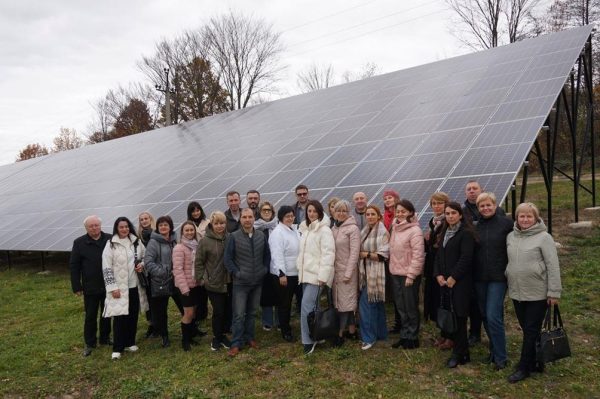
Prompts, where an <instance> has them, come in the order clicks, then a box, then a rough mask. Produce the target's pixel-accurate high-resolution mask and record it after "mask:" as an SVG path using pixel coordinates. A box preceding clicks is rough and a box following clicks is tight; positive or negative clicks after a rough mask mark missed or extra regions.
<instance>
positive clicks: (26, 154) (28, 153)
mask: <svg viewBox="0 0 600 399" xmlns="http://www.w3.org/2000/svg"><path fill="white" fill-rule="evenodd" d="M48 153H49V152H48V149H47V148H46V146H44V145H41V144H40V143H35V144H27V145H26V146H25V148H23V149H22V150H21V151H20V152H19V155H18V156H17V160H16V161H17V162H20V161H25V160H26V159H31V158H37V157H42V156H44V155H48Z"/></svg>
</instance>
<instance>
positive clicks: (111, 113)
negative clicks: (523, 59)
mask: <svg viewBox="0 0 600 399" xmlns="http://www.w3.org/2000/svg"><path fill="white" fill-rule="evenodd" d="M445 1H446V4H447V6H448V7H449V8H450V9H451V10H452V11H453V14H454V15H455V17H456V20H455V21H451V22H450V24H449V29H450V31H451V32H452V33H453V34H454V35H456V37H457V38H458V39H459V40H460V41H461V42H462V43H464V44H465V45H466V46H468V47H470V48H473V49H475V50H481V49H488V48H492V47H496V46H499V45H502V44H506V43H513V42H515V41H519V40H523V39H525V38H529V37H535V36H538V35H540V34H544V33H549V32H555V31H560V30H564V29H568V28H571V27H575V26H581V25H585V24H587V23H593V22H596V21H597V20H598V15H600V0H553V1H552V2H551V4H550V5H549V6H548V8H547V9H545V10H542V11H541V12H540V2H541V0H445ZM593 37H594V39H593V48H594V51H593V54H594V80H595V82H594V83H596V84H598V83H600V82H598V77H599V76H600V51H597V50H599V49H600V46H599V45H598V44H599V43H600V42H599V40H598V35H594V36H593ZM284 50H285V47H284V45H283V41H282V38H281V33H280V32H277V31H275V30H274V28H273V25H272V24H271V23H269V22H267V21H266V20H264V19H260V18H254V17H251V16H247V15H243V14H240V13H236V12H234V11H230V12H229V13H226V14H223V15H219V16H215V17H213V18H211V19H210V20H209V21H208V22H207V23H206V24H204V25H203V26H200V27H199V28H196V29H188V30H185V31H183V32H181V33H180V34H179V35H177V36H175V37H173V38H164V39H162V40H159V41H158V42H157V43H156V44H155V48H154V52H153V53H152V54H150V55H142V56H141V59H140V60H139V61H138V62H137V67H138V69H139V70H140V71H141V72H142V73H143V75H144V76H145V80H144V81H142V82H133V83H130V84H128V85H126V86H123V85H119V86H118V87H116V88H113V89H109V90H108V91H107V92H106V94H105V95H103V96H102V97H100V98H98V99H96V100H94V101H93V102H92V103H91V106H92V108H93V111H94V113H93V119H92V120H91V121H90V126H89V128H88V133H87V134H85V135H84V136H80V135H79V134H78V133H77V132H76V131H75V130H74V129H69V128H65V127H62V128H61V129H60V132H59V134H58V135H57V136H56V137H55V138H54V141H53V146H52V148H50V149H48V148H47V147H46V146H44V145H41V144H39V143H34V144H28V145H27V146H26V147H24V148H23V149H22V150H21V151H20V152H19V154H18V156H17V159H16V160H17V161H22V160H25V159H30V158H34V157H38V156H43V155H47V154H49V153H52V152H60V151H65V150H70V149H74V148H78V147H80V146H82V145H85V144H95V143H99V142H103V141H107V140H112V139H115V138H119V137H124V136H128V135H131V134H137V133H141V132H145V131H148V130H152V129H155V128H158V127H163V126H166V125H167V120H166V99H167V98H168V99H169V100H168V101H169V108H170V115H171V123H174V124H177V123H181V122H186V121H189V120H194V119H200V118H204V117H206V116H210V115H214V114H218V113H222V112H226V111H231V110H236V109H241V108H245V107H247V106H249V105H253V104H257V103H261V102H263V101H265V96H267V95H270V94H273V93H276V92H277V90H278V87H277V83H278V81H279V80H280V79H281V75H282V72H283V71H284V70H285V68H286V65H285V64H284V62H283V61H282V55H283V52H284ZM167 70H168V75H167V73H166V71H167ZM379 72H381V71H380V70H379V67H378V66H377V65H376V64H375V63H372V62H370V63H366V64H365V65H364V66H363V67H362V69H361V70H359V71H345V72H343V73H342V74H341V75H340V76H336V74H335V71H334V69H333V66H332V64H325V65H319V64H316V63H313V64H311V65H309V66H307V67H305V68H304V69H303V70H301V71H300V72H298V73H297V76H296V85H297V88H298V90H299V91H300V92H303V93H306V92H310V91H314V90H319V89H324V88H327V87H330V86H333V85H334V84H339V83H347V82H350V81H353V80H358V79H364V78H368V77H371V76H374V75H376V74H377V73H379ZM167 76H168V82H167V80H166V79H167ZM167 87H168V89H169V95H168V96H166V95H165V94H166V93H165V91H166V90H165V89H166V88H167ZM157 88H162V89H163V90H162V91H158V90H157ZM599 91H600V90H595V94H598V92H599ZM598 99H599V100H600V98H598ZM599 102H600V101H595V104H598V103H599ZM598 108H599V107H598V105H595V113H596V118H595V120H596V121H598V120H599V119H600V118H599V117H598V116H599V115H600V112H598ZM597 131H598V130H597Z"/></svg>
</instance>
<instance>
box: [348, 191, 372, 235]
mask: <svg viewBox="0 0 600 399" xmlns="http://www.w3.org/2000/svg"><path fill="white" fill-rule="evenodd" d="M352 201H354V219H356V224H357V225H358V228H359V229H360V231H362V229H363V227H365V226H366V225H367V218H366V217H365V211H366V210H367V201H368V198H367V195H366V194H365V193H363V192H362V191H359V192H357V193H354V195H353V196H352Z"/></svg>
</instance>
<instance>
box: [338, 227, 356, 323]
mask: <svg viewBox="0 0 600 399" xmlns="http://www.w3.org/2000/svg"><path fill="white" fill-rule="evenodd" d="M331 231H332V232H333V238H334V239H335V263H334V276H333V301H334V304H335V308H336V309H337V310H338V312H355V311H356V309H357V307H358V254H359V252H360V230H359V229H358V225H357V224H356V220H355V219H354V217H353V216H349V217H348V219H346V220H345V221H344V223H343V224H342V225H341V226H339V227H337V226H334V227H333V229H332V230H331Z"/></svg>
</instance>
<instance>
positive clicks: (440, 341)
mask: <svg viewBox="0 0 600 399" xmlns="http://www.w3.org/2000/svg"><path fill="white" fill-rule="evenodd" d="M444 342H446V338H444V337H439V338H438V339H436V340H435V342H434V343H433V346H435V347H436V348H439V347H440V345H441V344H443V343H444Z"/></svg>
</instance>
